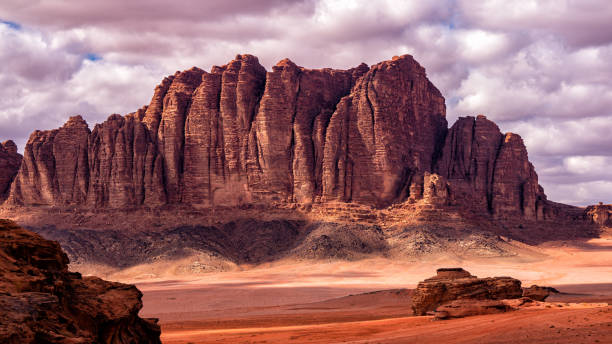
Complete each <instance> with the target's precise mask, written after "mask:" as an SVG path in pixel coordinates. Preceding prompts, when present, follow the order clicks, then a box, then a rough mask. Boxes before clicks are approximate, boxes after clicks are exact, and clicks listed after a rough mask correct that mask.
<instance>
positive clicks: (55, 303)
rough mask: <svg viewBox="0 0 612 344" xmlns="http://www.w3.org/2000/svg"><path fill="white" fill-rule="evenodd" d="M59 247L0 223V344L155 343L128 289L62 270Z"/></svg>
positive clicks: (155, 329) (151, 326) (150, 323)
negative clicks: (139, 315)
mask: <svg viewBox="0 0 612 344" xmlns="http://www.w3.org/2000/svg"><path fill="white" fill-rule="evenodd" d="M67 264H68V258H67V257H66V254H65V253H64V252H62V250H61V249H60V247H59V244H58V243H56V242H54V241H49V240H45V239H43V238H42V237H40V236H39V235H37V234H34V233H32V232H29V231H26V230H23V229H21V228H19V227H17V226H16V225H15V224H14V223H13V222H11V221H8V220H0V319H2V320H1V321H0V342H2V343H20V344H21V343H108V344H128V343H145V344H146V343H151V344H153V343H161V342H160V339H159V337H160V333H161V332H160V328H159V326H158V325H157V323H156V320H152V319H141V318H140V317H138V311H139V310H140V309H141V308H142V301H141V298H142V293H141V292H140V291H139V290H138V289H136V287H135V286H133V285H127V284H122V283H115V282H107V281H104V280H101V279H99V278H97V277H81V275H80V274H79V273H76V272H69V271H68V266H67Z"/></svg>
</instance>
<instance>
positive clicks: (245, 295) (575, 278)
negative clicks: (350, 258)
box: [136, 238, 612, 343]
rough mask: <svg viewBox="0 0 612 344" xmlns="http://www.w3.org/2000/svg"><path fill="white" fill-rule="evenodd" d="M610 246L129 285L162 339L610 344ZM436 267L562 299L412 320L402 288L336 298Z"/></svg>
mask: <svg viewBox="0 0 612 344" xmlns="http://www.w3.org/2000/svg"><path fill="white" fill-rule="evenodd" d="M611 242H612V241H611V240H610V239H609V238H604V239H597V240H593V241H591V242H588V243H586V244H585V245H582V246H576V245H566V244H563V243H559V244H557V245H548V246H547V247H541V248H540V249H541V251H542V252H543V253H545V254H546V255H547V256H548V258H545V259H542V260H533V261H524V260H522V259H521V258H518V257H517V258H510V259H509V258H505V259H481V260H471V261H463V260H453V259H451V258H448V257H444V258H441V259H436V260H430V261H426V262H412V263H411V262H393V261H389V260H385V259H373V260H367V261H358V262H328V263H321V262H318V263H304V262H301V263H296V262H281V263H278V264H272V265H266V266H260V267H256V268H251V269H246V270H244V271H233V272H223V273H211V274H204V275H199V276H198V277H197V278H192V279H185V278H184V276H182V277H180V278H177V279H176V280H166V281H162V280H154V281H149V282H144V281H140V283H138V281H136V282H137V284H138V287H139V288H140V289H141V290H143V292H144V300H143V301H144V308H143V310H142V312H141V315H143V316H146V317H158V318H160V323H161V326H162V340H163V342H164V343H213V342H215V343H302V342H309V343H335V342H354V343H531V342H533V343H597V342H599V343H612V306H606V305H605V303H612V245H611V244H610V243H611ZM443 266H446V267H448V266H461V267H464V268H465V269H466V270H468V271H470V272H472V273H473V274H475V275H478V276H501V275H506V276H513V277H517V278H520V279H521V280H522V281H523V284H524V285H527V286H528V285H531V284H532V283H536V284H540V285H552V286H555V287H556V288H557V289H559V290H560V291H562V292H565V293H566V294H561V295H556V296H554V297H552V298H550V299H549V301H551V303H549V304H547V306H542V307H539V308H538V309H523V310H520V311H516V312H510V313H505V314H496V315H486V316H475V317H469V318H464V319H454V320H446V321H432V319H431V318H430V317H413V316H411V314H412V311H411V309H410V291H408V290H400V291H398V290H392V291H385V292H380V293H374V294H368V295H356V296H351V297H344V296H347V295H349V294H359V293H363V292H367V291H374V290H383V289H393V288H396V289H399V288H413V287H414V286H415V285H416V283H417V282H418V281H419V280H422V279H424V278H426V277H430V276H431V275H433V274H434V272H435V269H436V268H438V267H443ZM569 303H573V304H569ZM596 303H599V304H596ZM602 303H604V304H602ZM548 307H549V308H548Z"/></svg>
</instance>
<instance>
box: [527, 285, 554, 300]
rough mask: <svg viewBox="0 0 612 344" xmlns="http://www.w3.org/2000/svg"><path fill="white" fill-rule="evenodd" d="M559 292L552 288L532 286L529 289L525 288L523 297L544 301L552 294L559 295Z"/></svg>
mask: <svg viewBox="0 0 612 344" xmlns="http://www.w3.org/2000/svg"><path fill="white" fill-rule="evenodd" d="M557 293H559V291H558V290H557V289H555V288H552V287H540V286H538V285H535V284H534V285H532V286H531V287H528V288H523V297H527V298H530V299H532V300H535V301H544V300H546V298H547V297H549V296H550V294H557Z"/></svg>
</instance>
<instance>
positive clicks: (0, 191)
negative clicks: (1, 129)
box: [0, 140, 22, 202]
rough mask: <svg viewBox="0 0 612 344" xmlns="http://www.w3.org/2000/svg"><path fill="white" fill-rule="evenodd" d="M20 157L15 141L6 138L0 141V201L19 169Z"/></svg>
mask: <svg viewBox="0 0 612 344" xmlns="http://www.w3.org/2000/svg"><path fill="white" fill-rule="evenodd" d="M21 159H22V156H21V154H19V153H17V145H15V142H13V141H11V140H8V141H4V142H2V143H0V202H1V201H3V200H4V198H5V197H6V195H7V193H8V191H9V188H10V185H11V182H12V181H13V179H14V178H15V175H16V174H17V171H19V166H21Z"/></svg>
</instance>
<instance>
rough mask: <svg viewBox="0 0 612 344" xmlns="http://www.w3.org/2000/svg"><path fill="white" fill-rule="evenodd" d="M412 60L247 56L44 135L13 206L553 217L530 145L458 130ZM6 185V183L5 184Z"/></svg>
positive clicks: (486, 130)
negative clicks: (408, 206)
mask: <svg viewBox="0 0 612 344" xmlns="http://www.w3.org/2000/svg"><path fill="white" fill-rule="evenodd" d="M445 111H446V110H445V103H444V97H443V96H442V94H441V93H440V92H439V91H438V89H437V88H436V87H435V86H434V85H433V84H432V83H431V82H430V81H429V80H428V79H427V76H426V73H425V69H424V68H423V67H421V66H420V65H419V64H418V63H417V62H416V61H415V60H414V59H413V58H412V57H411V56H409V55H404V56H399V57H394V58H393V59H392V60H390V61H384V62H381V63H378V64H376V65H374V66H371V67H368V66H366V65H365V64H361V65H359V66H358V67H356V68H352V69H349V70H335V69H327V68H326V69H306V68H303V67H299V66H297V65H296V64H295V63H293V62H292V61H290V60H288V59H285V60H282V61H280V62H279V63H278V64H277V65H275V66H274V67H273V68H272V70H271V71H266V70H265V69H264V67H262V66H261V65H260V64H259V62H258V60H257V58H256V57H254V56H251V55H238V56H237V57H236V59H235V60H233V61H231V62H230V63H228V64H227V65H224V66H215V67H213V68H212V69H211V71H210V72H206V71H203V70H201V69H199V68H196V67H194V68H192V69H189V70H186V71H183V72H176V73H175V74H174V75H172V76H169V77H167V78H165V79H164V80H163V81H162V83H161V84H160V85H158V86H157V87H156V88H155V92H154V95H153V98H152V99H151V102H150V104H149V105H148V106H145V107H143V108H142V109H140V110H138V111H136V112H134V113H131V114H128V115H126V116H120V115H111V116H110V117H109V118H108V119H107V120H106V121H105V122H103V123H101V124H97V125H95V126H94V127H93V129H92V130H91V131H90V129H89V128H88V126H87V124H86V123H85V122H84V121H83V119H82V118H81V117H80V116H76V117H71V118H70V120H69V121H68V122H67V123H66V124H65V125H64V126H63V127H61V128H59V129H55V130H49V131H36V132H34V133H33V134H32V135H31V136H30V139H29V141H28V143H27V145H26V147H25V154H24V162H23V164H22V167H21V168H20V170H19V172H18V174H17V176H16V177H15V180H14V182H13V183H12V186H11V190H10V196H9V197H8V201H9V202H10V203H12V204H22V205H51V206H82V207H90V208H100V207H107V208H133V207H139V206H145V207H158V206H163V205H167V204H186V205H189V206H194V207H212V206H219V205H220V206H243V205H247V204H254V203H263V204H267V205H275V204H279V203H285V204H287V203H300V204H310V203H319V202H336V201H340V202H354V203H360V204H365V205H368V206H373V207H386V206H388V205H391V204H393V203H401V202H405V201H411V202H414V201H421V200H423V201H424V202H426V203H430V204H434V205H436V206H445V205H461V206H463V205H466V206H470V207H471V208H473V209H474V210H476V211H478V212H482V213H485V214H486V213H489V214H492V215H495V216H497V217H502V218H503V217H512V218H515V217H516V216H519V217H525V218H529V219H536V218H543V214H544V210H543V209H544V208H545V205H546V204H547V203H546V198H545V196H544V194H543V191H542V189H541V188H540V187H539V186H538V181H537V175H536V174H535V172H534V170H533V166H532V165H531V164H530V163H529V161H528V159H527V152H526V150H525V146H524V145H523V142H522V140H521V139H520V137H519V136H518V135H515V134H506V135H504V134H502V133H501V132H500V131H499V128H497V126H496V125H495V124H494V123H493V122H491V121H488V120H486V118H484V117H483V116H479V117H477V118H476V119H474V118H473V117H466V118H460V119H459V121H458V122H457V123H455V125H453V127H452V128H451V129H450V130H448V128H447V122H446V119H445ZM0 186H1V185H0Z"/></svg>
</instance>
